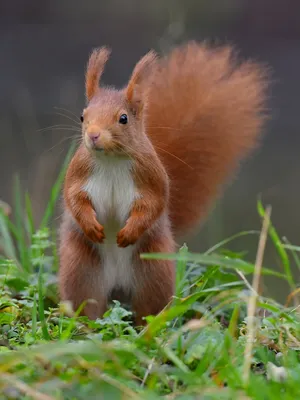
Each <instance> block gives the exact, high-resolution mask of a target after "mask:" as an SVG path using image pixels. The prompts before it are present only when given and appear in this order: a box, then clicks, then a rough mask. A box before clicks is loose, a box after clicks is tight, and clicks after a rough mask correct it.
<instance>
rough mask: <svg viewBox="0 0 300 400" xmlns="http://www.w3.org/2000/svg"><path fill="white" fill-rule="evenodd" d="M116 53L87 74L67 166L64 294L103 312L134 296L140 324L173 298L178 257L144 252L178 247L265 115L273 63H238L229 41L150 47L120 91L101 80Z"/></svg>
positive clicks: (97, 58)
mask: <svg viewBox="0 0 300 400" xmlns="http://www.w3.org/2000/svg"><path fill="white" fill-rule="evenodd" d="M109 55H110V49H108V48H106V47H102V48H100V49H96V50H94V51H93V52H92V54H91V56H90V59H89V62H88V65H87V70H86V80H85V82H86V84H85V86H86V99H87V105H86V108H85V109H84V111H83V113H82V116H81V121H82V142H81V144H80V145H79V147H78V149H77V151H76V153H75V155H74V157H73V159H72V161H71V163H70V165H69V167H68V170H67V174H66V178H65V183H64V192H63V194H64V204H65V207H64V214H63V220H62V225H61V231H60V272H59V288H60V296H61V299H62V300H69V301H71V302H72V304H73V308H74V309H77V308H78V307H79V306H80V305H81V304H82V303H84V302H85V301H87V300H88V299H92V300H94V301H90V302H89V301H87V302H86V303H85V304H86V305H85V307H84V309H83V312H82V313H83V315H86V316H88V317H89V318H90V319H96V318H98V317H101V316H102V315H103V313H104V312H105V311H106V310H107V307H108V304H109V301H110V300H112V299H118V300H120V301H121V302H122V301H126V302H127V301H129V302H130V303H131V306H132V310H133V312H134V313H135V317H136V323H137V324H144V317H145V316H147V315H156V314H157V313H159V312H160V311H161V310H162V309H163V308H164V307H165V306H166V305H167V304H168V303H169V302H170V300H171V298H172V296H173V294H174V282H175V264H174V262H173V261H169V260H163V261H161V260H143V259H141V258H140V257H139V256H140V254H141V253H150V252H155V253H159V252H161V253H170V252H171V253H173V252H175V251H176V242H175V240H176V238H177V237H178V236H179V235H183V234H185V233H186V232H188V231H190V230H191V229H193V228H195V227H196V226H197V225H198V223H199V222H200V221H201V220H203V218H204V216H205V215H206V213H207V211H208V208H209V206H210V205H211V203H212V201H213V200H214V199H215V197H216V196H217V195H218V194H219V192H220V188H221V186H222V184H224V183H225V181H226V180H227V179H228V177H229V176H230V175H231V174H232V173H233V172H234V171H235V170H236V169H237V167H238V164H239V161H241V160H242V159H243V158H245V157H246V156H247V155H248V154H249V153H250V151H251V150H252V149H254V148H255V147H256V144H257V143H258V139H259V138H260V135H261V132H262V127H263V124H264V120H265V113H264V108H265V100H266V88H267V79H266V74H265V69H264V68H263V67H261V66H260V65H259V64H256V63H254V62H251V61H246V62H242V63H237V62H236V60H235V57H234V54H233V50H232V48H231V47H230V46H224V47H217V48H210V47H209V46H207V45H206V44H199V43H196V42H188V43H186V44H184V45H181V46H179V47H177V48H175V49H173V50H172V51H171V52H170V53H169V54H167V55H166V56H161V57H159V56H158V55H157V54H156V53H155V52H154V51H150V52H149V53H148V54H146V55H145V56H144V57H143V58H142V59H141V60H140V61H139V62H138V63H137V64H136V66H135V68H134V70H133V73H132V75H131V77H130V80H129V82H128V84H127V86H126V87H125V88H123V89H121V90H117V89H115V88H112V87H105V86H103V85H100V83H99V81H100V78H101V75H102V73H103V70H104V66H105V63H106V62H107V60H108V58H109Z"/></svg>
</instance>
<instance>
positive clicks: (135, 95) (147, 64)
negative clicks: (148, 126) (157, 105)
mask: <svg viewBox="0 0 300 400" xmlns="http://www.w3.org/2000/svg"><path fill="white" fill-rule="evenodd" d="M156 59H157V54H156V53H155V52H154V51H153V50H151V51H149V52H148V53H147V54H146V55H144V57H143V58H141V59H140V61H139V62H138V63H137V64H136V66H135V68H134V70H133V72H132V75H131V78H130V80H129V82H128V85H127V89H126V98H127V101H128V102H129V103H131V104H134V105H136V106H137V107H138V108H139V105H140V103H141V102H142V93H141V90H139V89H140V86H141V84H142V82H143V81H144V80H145V79H147V78H148V76H149V74H150V73H151V72H152V71H153V68H154V65H155V61H156ZM136 111H137V110H136Z"/></svg>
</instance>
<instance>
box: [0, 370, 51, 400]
mask: <svg viewBox="0 0 300 400" xmlns="http://www.w3.org/2000/svg"><path fill="white" fill-rule="evenodd" d="M0 379H1V380H3V381H6V382H9V383H10V384H11V385H12V386H14V387H15V388H17V389H18V390H20V392H22V393H23V394H25V395H26V396H30V397H32V398H33V399H34V400H55V399H54V397H52V396H48V395H47V394H44V393H41V392H38V391H37V390H35V389H33V388H32V387H30V386H28V385H27V384H26V383H24V382H22V381H19V380H17V379H16V378H15V377H14V376H13V375H10V374H3V373H2V374H1V375H0Z"/></svg>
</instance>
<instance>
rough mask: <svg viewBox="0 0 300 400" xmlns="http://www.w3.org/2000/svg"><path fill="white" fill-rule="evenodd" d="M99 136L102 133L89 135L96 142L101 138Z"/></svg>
mask: <svg viewBox="0 0 300 400" xmlns="http://www.w3.org/2000/svg"><path fill="white" fill-rule="evenodd" d="M99 136H100V133H92V134H90V135H89V138H90V139H91V141H92V142H94V143H95V142H96V141H97V139H98V138H99Z"/></svg>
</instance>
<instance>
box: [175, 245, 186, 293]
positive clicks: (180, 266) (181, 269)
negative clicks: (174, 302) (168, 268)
mask: <svg viewBox="0 0 300 400" xmlns="http://www.w3.org/2000/svg"><path fill="white" fill-rule="evenodd" d="M186 253H188V247H187V246H186V245H185V244H184V245H183V246H182V247H181V249H179V254H183V255H184V254H186ZM186 264H187V263H186V261H184V260H183V261H181V260H179V261H178V262H177V265H176V297H179V296H180V294H181V292H182V289H183V286H184V283H185V282H184V277H185V272H186Z"/></svg>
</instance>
